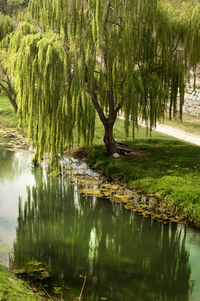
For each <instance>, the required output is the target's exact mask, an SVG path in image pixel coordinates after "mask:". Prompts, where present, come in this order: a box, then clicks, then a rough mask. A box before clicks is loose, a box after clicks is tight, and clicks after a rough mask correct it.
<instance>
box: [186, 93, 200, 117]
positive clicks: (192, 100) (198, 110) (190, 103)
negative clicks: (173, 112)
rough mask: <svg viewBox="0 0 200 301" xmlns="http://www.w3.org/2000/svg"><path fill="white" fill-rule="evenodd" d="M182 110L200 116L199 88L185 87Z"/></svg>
mask: <svg viewBox="0 0 200 301" xmlns="http://www.w3.org/2000/svg"><path fill="white" fill-rule="evenodd" d="M183 112H184V113H188V114H190V115H191V116H200V89H196V91H195V92H194V91H193V89H192V88H191V89H187V91H186V93H185V101H184V107H183Z"/></svg>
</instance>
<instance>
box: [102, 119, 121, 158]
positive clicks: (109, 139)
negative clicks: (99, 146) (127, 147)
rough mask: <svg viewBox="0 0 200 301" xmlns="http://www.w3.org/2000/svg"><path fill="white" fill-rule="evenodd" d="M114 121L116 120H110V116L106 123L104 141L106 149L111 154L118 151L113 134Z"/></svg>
mask: <svg viewBox="0 0 200 301" xmlns="http://www.w3.org/2000/svg"><path fill="white" fill-rule="evenodd" d="M114 123H115V121H114V122H113V121H110V120H109V118H108V119H107V120H106V122H105V123H104V129H105V135H104V139H103V141H104V143H105V147H106V150H107V152H108V153H109V154H115V153H117V152H118V150H117V147H116V142H115V139H114V135H113V126H114Z"/></svg>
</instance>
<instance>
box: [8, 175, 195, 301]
mask: <svg viewBox="0 0 200 301" xmlns="http://www.w3.org/2000/svg"><path fill="white" fill-rule="evenodd" d="M35 177H36V185H35V186H34V187H32V188H28V189H27V194H28V196H27V200H26V202H25V204H24V206H21V201H20V202H19V217H18V226H17V234H16V242H15V244H14V264H15V265H17V266H19V267H21V266H23V264H24V263H25V262H27V261H30V260H37V261H41V262H45V263H47V264H48V266H49V268H50V270H51V272H52V274H53V275H54V278H53V279H57V281H58V279H59V282H60V283H62V284H63V287H64V290H63V291H64V292H65V295H66V296H65V298H66V300H69V299H70V298H72V299H74V298H75V297H77V296H78V295H79V292H80V288H81V285H82V279H81V278H80V277H79V274H80V273H81V274H87V282H86V287H85V290H84V299H86V300H100V298H101V297H106V298H109V300H115V301H122V300H123V301H131V300H134V301H135V300H138V301H139V300H147V301H148V300H161V301H165V300H166V301H168V300H169V301H178V300H181V301H187V300H189V296H190V291H191V289H192V285H191V283H190V274H191V271H190V264H189V253H188V251H187V250H186V248H185V230H184V228H181V227H179V226H177V225H171V226H164V225H162V224H159V223H157V222H153V221H151V220H149V219H145V218H141V217H138V216H136V215H134V214H131V213H129V212H127V211H125V210H124V209H123V208H122V207H120V206H119V205H117V204H110V203H109V202H108V201H106V200H103V199H97V200H96V199H93V198H91V197H84V196H80V195H78V194H77V192H76V187H75V186H72V185H70V184H69V183H67V182H64V181H62V180H60V181H59V182H58V181H57V180H54V179H52V178H50V177H46V175H45V174H43V171H42V169H40V170H38V171H37V173H36V174H35ZM22 207H23V208H22ZM66 287H69V288H70V290H66Z"/></svg>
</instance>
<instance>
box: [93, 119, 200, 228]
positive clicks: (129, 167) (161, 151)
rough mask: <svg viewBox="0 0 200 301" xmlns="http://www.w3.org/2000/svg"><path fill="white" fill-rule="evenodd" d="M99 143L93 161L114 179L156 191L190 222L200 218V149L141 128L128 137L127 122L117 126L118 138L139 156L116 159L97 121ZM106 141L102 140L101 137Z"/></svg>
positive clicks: (95, 148)
mask: <svg viewBox="0 0 200 301" xmlns="http://www.w3.org/2000/svg"><path fill="white" fill-rule="evenodd" d="M97 129H98V130H97V133H96V138H95V144H96V145H95V146H94V147H93V149H92V150H91V151H90V159H89V163H90V164H91V166H93V167H96V168H98V169H100V170H101V172H102V173H103V174H104V175H106V176H109V177H110V178H111V179H120V180H123V181H125V182H127V183H129V184H130V185H132V186H134V187H137V188H140V189H144V190H146V191H148V192H151V193H156V194H157V195H158V196H160V197H162V198H163V199H164V200H165V201H166V204H167V206H168V207H169V209H173V210H174V211H176V213H177V214H179V216H181V217H182V218H184V219H187V220H189V221H195V222H196V223H197V222H199V221H200V177H199V174H200V148H199V147H197V146H194V145H192V144H187V143H183V142H181V141H178V140H176V139H174V138H171V137H169V136H166V135H163V134H160V133H157V132H153V133H152V136H151V137H146V130H145V129H144V128H139V131H138V132H137V133H136V136H135V140H134V141H133V140H132V139H131V137H130V136H129V137H128V138H126V137H125V136H124V130H123V121H121V120H118V121H117V123H116V127H115V137H116V140H117V141H121V142H125V143H127V144H128V145H129V148H131V149H132V150H133V151H134V152H135V153H136V154H137V153H138V156H137V155H136V156H127V157H122V158H120V159H113V158H112V157H111V156H108V155H107V153H106V151H105V148H104V146H103V143H102V142H101V141H100V136H101V137H102V136H103V131H102V129H101V128H100V124H99V122H97ZM101 140H102V139H101Z"/></svg>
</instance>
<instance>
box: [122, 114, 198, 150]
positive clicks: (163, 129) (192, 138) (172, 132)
mask: <svg viewBox="0 0 200 301" xmlns="http://www.w3.org/2000/svg"><path fill="white" fill-rule="evenodd" d="M119 119H124V117H122V116H121V117H119ZM139 124H140V125H141V126H144V127H145V126H146V125H145V123H143V122H139ZM153 130H154V131H156V132H159V133H162V134H165V135H168V136H171V137H174V138H176V139H179V140H182V141H185V142H188V143H192V144H194V145H197V146H200V135H194V134H190V133H188V132H185V131H183V130H180V129H177V128H175V127H172V126H168V125H161V124H157V126H156V128H154V129H153Z"/></svg>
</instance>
